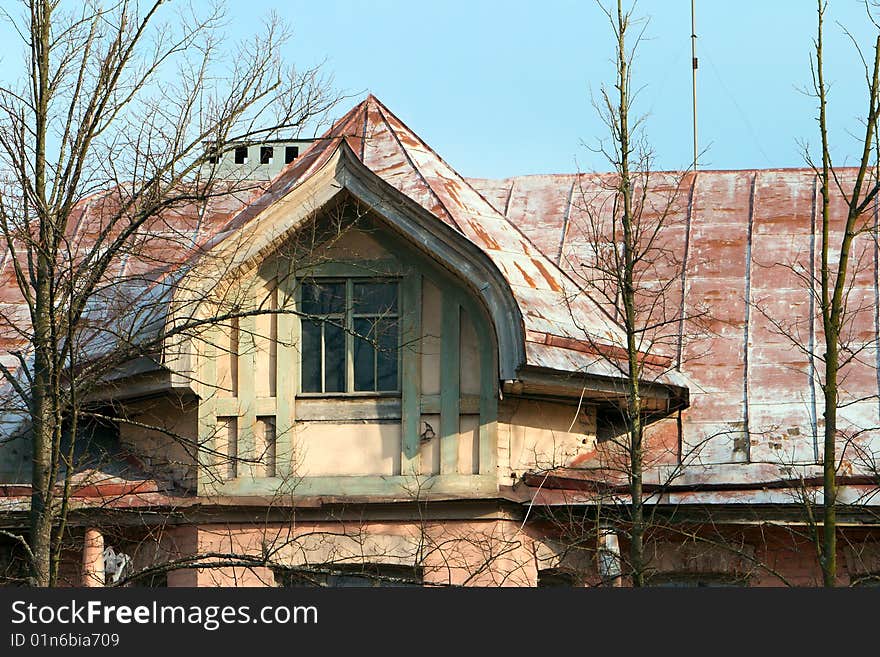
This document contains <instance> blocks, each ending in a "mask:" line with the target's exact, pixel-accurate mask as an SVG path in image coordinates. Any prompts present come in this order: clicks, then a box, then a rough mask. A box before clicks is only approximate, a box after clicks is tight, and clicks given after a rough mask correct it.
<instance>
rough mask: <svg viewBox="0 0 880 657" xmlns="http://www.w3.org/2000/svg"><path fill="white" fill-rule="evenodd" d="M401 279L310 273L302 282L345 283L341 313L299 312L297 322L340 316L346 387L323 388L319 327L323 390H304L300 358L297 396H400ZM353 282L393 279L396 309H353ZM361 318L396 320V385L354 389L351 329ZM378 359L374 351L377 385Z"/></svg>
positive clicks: (382, 281)
mask: <svg viewBox="0 0 880 657" xmlns="http://www.w3.org/2000/svg"><path fill="white" fill-rule="evenodd" d="M401 281H402V278H401V277H400V276H314V277H310V278H308V279H306V280H304V281H303V282H302V284H303V285H305V284H323V283H344V285H345V302H344V304H343V311H342V312H341V313H330V314H327V315H324V316H322V317H320V318H319V317H314V318H312V317H311V316H309V317H306V316H300V322H301V323H302V322H306V321H316V322H320V321H326V320H327V319H329V320H330V321H332V320H334V319H336V320H341V321H340V323H337V324H336V326H341V327H342V329H343V335H344V340H345V358H344V362H345V378H344V381H345V385H344V387H345V390H343V391H338V392H333V391H331V392H327V391H324V390H323V388H325V387H326V380H325V371H324V368H325V366H326V358H325V340H324V330H323V327H322V330H321V359H320V366H321V372H320V381H321V388H322V390H321V391H320V392H319V391H311V392H306V391H304V390H303V367H304V366H305V359H303V358H300V359H299V371H298V372H297V376H298V377H299V381H298V386H297V389H298V390H299V393H298V395H297V396H298V397H301V398H304V399H323V398H334V397H335V398H339V397H343V398H359V397H371V398H372V397H400V396H401V389H402V383H401V375H402V372H401V368H402V363H401V357H400V352H401V336H402V333H401V326H400V322H401V318H402V316H403V314H404V312H406V311H407V309H404V308H402V307H401V293H400V288H401ZM355 283H393V284H394V285H395V290H396V294H397V310H396V312H394V313H387V312H386V313H355V312H354V285H355ZM301 303H302V296H301V290H300V295H299V304H301ZM362 318H387V319H394V320H396V322H397V349H396V352H397V353H396V357H397V385H396V388H395V389H394V390H355V389H354V388H355V379H354V341H355V333H354V320H355V319H362ZM302 335H303V331H302V328H300V340H302V339H303V338H302ZM377 367H378V359H377V358H376V357H375V354H374V363H373V368H374V369H373V378H374V381H375V382H376V385H378V372H377Z"/></svg>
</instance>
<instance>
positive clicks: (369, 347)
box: [300, 278, 400, 394]
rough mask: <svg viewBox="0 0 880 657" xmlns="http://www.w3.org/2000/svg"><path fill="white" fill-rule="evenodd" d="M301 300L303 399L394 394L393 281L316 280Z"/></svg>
mask: <svg viewBox="0 0 880 657" xmlns="http://www.w3.org/2000/svg"><path fill="white" fill-rule="evenodd" d="M301 294H302V296H301V303H300V311H301V312H302V313H303V314H304V317H303V318H302V355H301V362H302V371H301V380H300V382H301V391H302V392H303V393H318V394H340V393H342V394H344V393H388V392H397V391H398V390H399V389H400V385H399V380H398V372H399V366H398V351H399V345H398V333H399V331H398V284H397V281H393V280H376V279H361V278H348V279H318V280H313V281H310V282H307V283H303V284H302V287H301Z"/></svg>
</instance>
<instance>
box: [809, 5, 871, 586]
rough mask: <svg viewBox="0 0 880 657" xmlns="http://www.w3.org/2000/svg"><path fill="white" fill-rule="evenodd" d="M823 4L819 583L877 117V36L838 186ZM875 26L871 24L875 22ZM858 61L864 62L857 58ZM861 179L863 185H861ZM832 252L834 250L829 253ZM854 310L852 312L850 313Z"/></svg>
mask: <svg viewBox="0 0 880 657" xmlns="http://www.w3.org/2000/svg"><path fill="white" fill-rule="evenodd" d="M825 8H826V3H825V1H824V0H818V32H817V38H816V51H815V52H816V64H815V80H814V86H815V90H816V96H817V98H818V102H819V131H820V135H821V140H822V164H821V167H814V168H815V169H816V172H817V175H818V176H819V182H820V186H821V194H822V242H821V259H822V261H821V266H820V267H821V269H820V272H819V283H820V295H821V298H820V299H819V307H820V311H821V313H822V326H823V329H824V333H825V341H824V347H825V351H824V353H823V354H822V358H821V360H824V365H825V372H824V374H825V377H824V384H823V385H824V401H825V414H824V417H825V431H824V436H823V438H824V450H823V505H824V511H823V518H822V538H821V541H820V543H819V545H818V546H817V547H818V553H819V564H820V567H821V569H822V581H823V584H824V585H825V586H835V585H836V584H837V504H838V496H837V494H838V488H837V457H838V454H837V439H838V424H839V423H838V409H839V405H840V393H841V391H840V381H841V376H840V375H841V368H842V367H843V366H844V365H846V364H848V363H849V362H851V361H852V358H851V357H846V358H845V359H844V360H841V344H842V341H843V340H844V336H843V335H842V333H843V331H844V327H845V322H846V320H847V315H848V312H849V310H850V309H848V304H847V301H848V299H847V293H848V288H849V286H850V282H851V279H852V277H853V276H854V275H855V272H853V271H851V263H850V260H851V257H852V251H853V242H854V239H855V237H856V236H857V235H858V234H860V233H861V232H864V231H865V226H864V225H862V224H863V217H864V215H865V214H866V212H867V211H868V210H869V208H870V206H871V204H873V203H874V202H875V200H876V196H877V192H878V184H877V179H876V172H875V173H874V179H873V180H869V181H866V178H867V177H868V176H869V174H870V172H871V161H872V158H873V157H876V152H875V148H876V144H875V143H874V142H875V138H876V126H877V120H878V116H880V102H878V88H880V85H878V79H880V36H878V37H877V38H876V40H875V43H874V58H873V66H872V67H871V68H868V66H867V64H866V71H865V73H866V78H867V80H868V111H867V114H866V117H865V134H864V137H863V140H862V141H861V142H860V146H861V148H862V152H861V153H860V157H859V165H858V169H857V171H856V175H855V180H854V182H853V186H852V189H851V190H844V189H843V188H842V185H841V182H840V180H839V178H838V176H837V175H836V173H835V171H834V168H833V165H832V162H831V149H830V146H829V139H828V124H827V114H826V110H827V102H828V97H827V88H826V86H825V78H824V70H823V50H822V47H823V42H822V37H823V19H824V13H825ZM875 25H877V24H876V23H875ZM863 61H864V60H863ZM866 182H867V185H866ZM832 184H833V185H834V186H835V188H836V190H835V191H836V193H839V194H840V195H842V196H843V197H844V199H845V201H846V205H847V214H846V223H845V226H844V230H843V237H842V238H841V240H840V242H839V243H837V244H833V243H832V241H831V221H832V215H831V195H832V193H833V192H832ZM835 251H836V254H835V253H834V252H835ZM832 255H836V256H837V258H836V260H837V265H836V268H835V267H834V265H833V264H832ZM853 312H855V311H853Z"/></svg>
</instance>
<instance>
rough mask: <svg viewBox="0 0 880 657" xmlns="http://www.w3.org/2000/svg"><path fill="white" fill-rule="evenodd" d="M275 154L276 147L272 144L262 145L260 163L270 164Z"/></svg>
mask: <svg viewBox="0 0 880 657" xmlns="http://www.w3.org/2000/svg"><path fill="white" fill-rule="evenodd" d="M274 154H275V149H274V148H272V147H271V146H260V164H270V163H271V162H272V156H273V155H274Z"/></svg>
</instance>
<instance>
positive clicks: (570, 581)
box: [538, 568, 581, 588]
mask: <svg viewBox="0 0 880 657" xmlns="http://www.w3.org/2000/svg"><path fill="white" fill-rule="evenodd" d="M574 586H581V580H580V578H579V577H578V576H577V575H575V574H574V573H572V572H569V571H567V570H559V569H557V568H547V569H544V570H539V571H538V588H570V587H574Z"/></svg>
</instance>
